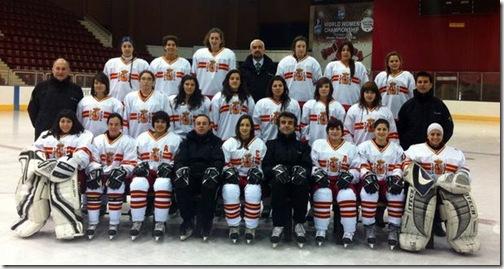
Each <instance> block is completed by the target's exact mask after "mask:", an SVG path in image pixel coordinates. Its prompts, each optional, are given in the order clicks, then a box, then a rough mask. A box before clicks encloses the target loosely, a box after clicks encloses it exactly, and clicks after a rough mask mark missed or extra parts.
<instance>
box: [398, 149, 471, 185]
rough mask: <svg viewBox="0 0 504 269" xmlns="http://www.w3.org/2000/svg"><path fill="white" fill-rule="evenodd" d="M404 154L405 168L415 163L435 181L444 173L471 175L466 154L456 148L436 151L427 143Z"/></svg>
mask: <svg viewBox="0 0 504 269" xmlns="http://www.w3.org/2000/svg"><path fill="white" fill-rule="evenodd" d="M404 154H405V155H406V160H405V161H404V165H403V168H404V167H405V166H406V165H408V164H410V163H411V162H412V161H415V162H417V163H418V164H420V165H421V166H422V167H423V169H425V170H426V171H427V172H428V173H429V174H430V175H431V176H432V177H433V178H435V179H437V178H438V177H439V176H440V175H442V174H444V173H456V172H458V171H465V172H467V173H468V174H469V169H468V168H467V166H466V161H465V156H464V153H463V152H462V151H460V150H459V149H456V148H454V147H450V146H444V147H443V148H441V149H439V150H434V149H433V148H431V147H430V146H429V145H428V144H427V143H421V144H415V145H412V146H410V147H409V148H408V150H406V151H405V152H404Z"/></svg>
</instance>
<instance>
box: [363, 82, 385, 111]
mask: <svg viewBox="0 0 504 269" xmlns="http://www.w3.org/2000/svg"><path fill="white" fill-rule="evenodd" d="M367 91H372V92H374V93H375V99H374V100H373V103H371V108H375V107H378V106H381V94H380V91H379V90H378V86H377V85H376V83H374V81H368V82H366V83H364V85H362V88H361V91H360V98H359V107H361V108H366V110H367V108H368V106H367V105H366V100H365V99H364V93H365V92H367Z"/></svg>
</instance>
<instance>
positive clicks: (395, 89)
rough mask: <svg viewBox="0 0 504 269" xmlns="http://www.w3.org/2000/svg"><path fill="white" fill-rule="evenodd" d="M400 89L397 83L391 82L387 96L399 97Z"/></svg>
mask: <svg viewBox="0 0 504 269" xmlns="http://www.w3.org/2000/svg"><path fill="white" fill-rule="evenodd" d="M398 88H399V86H397V83H396V82H395V81H391V82H390V83H389V85H388V87H387V94H388V95H397V94H398V93H399V91H398Z"/></svg>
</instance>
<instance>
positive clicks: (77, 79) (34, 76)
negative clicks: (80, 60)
mask: <svg viewBox="0 0 504 269" xmlns="http://www.w3.org/2000/svg"><path fill="white" fill-rule="evenodd" d="M14 76H17V77H19V78H20V79H22V80H23V82H24V83H26V85H27V86H34V85H36V84H37V83H39V82H41V81H44V80H46V79H48V78H49V77H50V76H51V72H50V71H36V70H15V69H14V70H12V72H8V73H6V74H3V75H2V74H0V85H15V83H12V82H11V81H12V80H13V79H12V78H13V77H14ZM70 77H71V79H72V82H74V83H75V84H77V85H79V86H81V87H82V88H90V87H91V85H92V83H93V77H94V74H89V73H79V72H74V73H72V74H70Z"/></svg>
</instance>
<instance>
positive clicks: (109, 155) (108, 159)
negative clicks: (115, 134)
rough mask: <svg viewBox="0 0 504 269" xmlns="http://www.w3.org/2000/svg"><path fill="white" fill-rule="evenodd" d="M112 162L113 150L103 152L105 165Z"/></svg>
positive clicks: (109, 164)
mask: <svg viewBox="0 0 504 269" xmlns="http://www.w3.org/2000/svg"><path fill="white" fill-rule="evenodd" d="M112 162H114V153H113V152H107V153H105V163H106V164H107V166H111V165H112Z"/></svg>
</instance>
